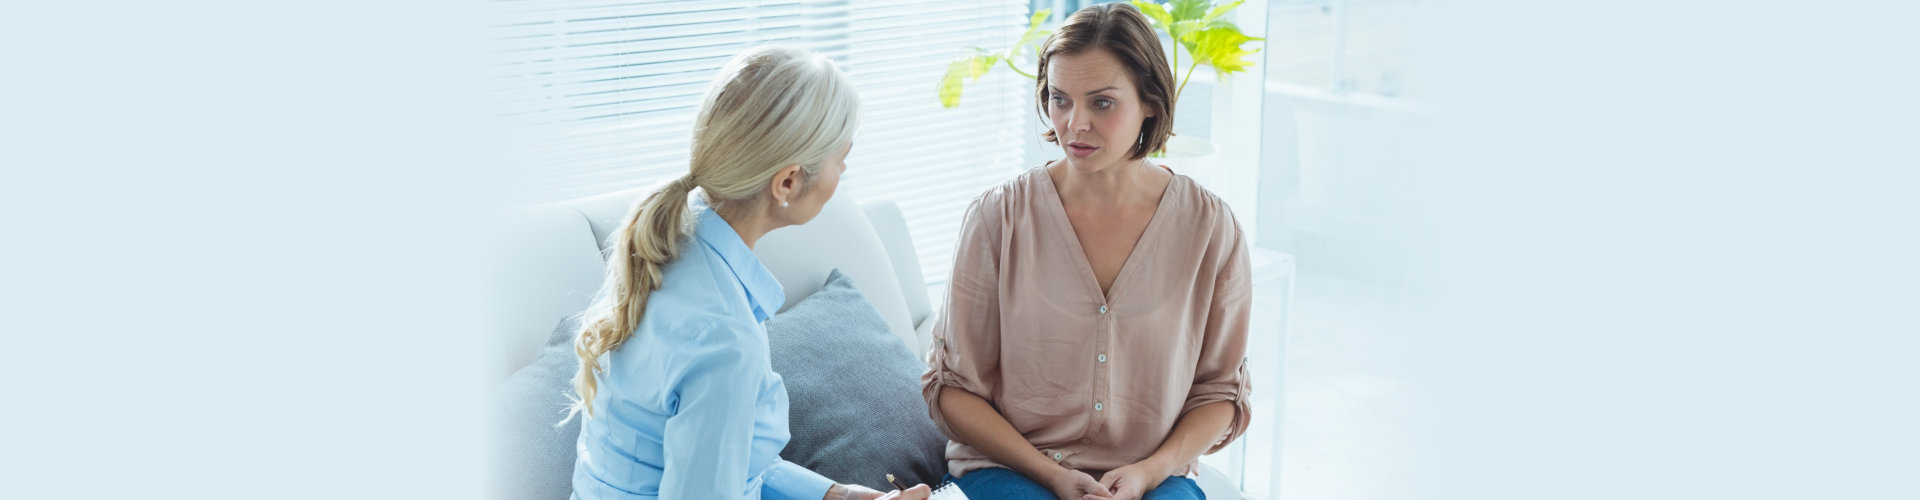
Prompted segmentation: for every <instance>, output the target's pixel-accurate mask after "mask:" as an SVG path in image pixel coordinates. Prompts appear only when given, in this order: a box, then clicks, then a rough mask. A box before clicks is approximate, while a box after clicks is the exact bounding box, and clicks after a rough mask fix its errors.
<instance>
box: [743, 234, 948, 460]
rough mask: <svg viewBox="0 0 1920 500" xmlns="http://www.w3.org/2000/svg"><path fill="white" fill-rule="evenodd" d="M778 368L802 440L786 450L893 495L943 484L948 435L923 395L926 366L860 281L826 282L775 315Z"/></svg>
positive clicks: (771, 326)
mask: <svg viewBox="0 0 1920 500" xmlns="http://www.w3.org/2000/svg"><path fill="white" fill-rule="evenodd" d="M767 337H768V342H769V344H770V347H771V348H772V357H773V370H774V371H775V372H778V373H779V374H780V376H781V377H782V378H784V379H785V380H786V385H787V394H788V399H789V401H790V404H791V409H790V411H789V412H788V414H789V422H790V425H789V427H790V429H791V431H792V433H793V438H792V440H791V441H789V442H788V443H787V448H786V449H785V450H783V451H781V452H780V456H781V457H783V458H785V459H787V461H789V462H793V463H795V464H799V465H800V466H802V467H806V468H808V469H811V470H813V471H814V472H818V473H820V474H821V475H824V476H826V477H828V478H831V479H833V480H834V481H836V482H840V483H850V484H861V485H865V486H867V487H870V488H873V489H876V490H880V491H887V490H890V489H893V488H892V487H890V486H887V485H886V475H887V474H893V475H895V476H897V477H899V478H900V480H901V481H902V482H903V483H905V484H909V485H911V484H915V483H926V484H934V485H937V484H940V479H941V478H942V477H943V476H944V475H946V457H945V450H946V444H947V438H946V436H944V435H942V434H941V433H940V430H939V429H937V428H935V427H934V425H933V420H932V419H930V418H928V417H927V404H926V401H925V400H923V399H921V396H920V373H921V371H923V370H925V368H926V365H924V364H922V363H921V361H920V360H919V359H916V358H915V357H914V354H913V352H912V351H911V350H909V349H908V348H907V345H906V343H905V342H904V341H902V340H901V338H900V337H899V336H897V335H894V334H893V333H892V332H891V331H889V329H888V325H887V322H886V321H885V320H883V319H881V317H880V313H879V312H877V311H875V310H874V308H873V306H871V305H869V304H868V303H867V300H866V297H865V296H864V295H862V294H861V293H860V290H859V289H857V288H855V287H854V284H853V280H852V279H850V278H848V277H847V276H846V275H845V274H843V273H841V272H840V270H839V269H834V270H833V271H832V272H830V273H828V275H827V279H826V283H825V285H823V286H821V287H820V289H819V290H818V291H815V292H813V294H812V295H809V296H807V297H806V298H805V299H803V300H801V301H800V302H799V303H797V304H794V306H793V307H792V308H790V309H787V310H786V312H782V313H780V314H779V315H776V316H774V317H773V319H770V320H768V321H767Z"/></svg>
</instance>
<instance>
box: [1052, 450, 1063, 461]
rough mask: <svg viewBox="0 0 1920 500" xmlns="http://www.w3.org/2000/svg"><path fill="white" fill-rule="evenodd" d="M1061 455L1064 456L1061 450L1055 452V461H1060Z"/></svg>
mask: <svg viewBox="0 0 1920 500" xmlns="http://www.w3.org/2000/svg"><path fill="white" fill-rule="evenodd" d="M1061 456H1062V455H1061V454H1060V452H1057V451H1056V452H1053V460H1054V461H1055V462H1058V461H1060V457H1061Z"/></svg>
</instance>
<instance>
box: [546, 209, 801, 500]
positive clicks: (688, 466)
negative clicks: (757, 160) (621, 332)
mask: <svg viewBox="0 0 1920 500" xmlns="http://www.w3.org/2000/svg"><path fill="white" fill-rule="evenodd" d="M692 206H693V210H694V213H693V215H694V217H695V218H696V221H697V224H698V228H697V229H696V230H695V232H694V237H692V238H687V239H684V240H682V241H681V245H680V256H679V258H678V259H675V260H674V261H673V262H670V263H668V264H667V265H666V266H664V269H663V270H662V271H663V272H662V276H663V279H662V286H661V287H660V289H659V290H655V291H654V292H653V294H652V295H651V296H650V297H649V298H648V299H647V309H646V313H645V314H644V315H643V316H641V319H640V327H639V329H638V330H637V331H636V332H634V334H633V337H631V338H629V339H627V341H626V342H625V343H623V344H622V345H621V346H620V348H619V349H615V350H614V351H613V352H611V353H608V354H607V355H606V357H605V358H602V360H601V364H600V366H601V367H602V368H603V369H604V370H605V371H604V372H602V373H600V375H599V378H598V383H599V388H598V391H597V393H596V394H595V395H594V398H593V416H592V417H586V415H585V414H584V413H582V414H581V417H582V418H585V420H583V421H582V422H581V425H580V440H579V444H578V450H579V458H578V459H576V461H575V462H574V470H573V498H574V499H575V500H582V499H591V500H597V499H653V498H670V499H683V498H684V499H709V498H725V499H739V498H745V499H759V498H763V497H764V498H767V499H770V500H819V499H820V498H821V497H823V496H826V493H827V489H828V488H829V487H831V486H833V481H832V480H830V479H827V478H825V477H822V476H820V475H819V474H816V473H814V472H813V471H809V470H807V469H805V468H802V467H800V466H798V465H794V464H793V463H791V462H787V461H786V460H782V459H780V449H781V448H785V447H786V445H787V439H788V437H789V434H788V432H787V388H786V385H785V384H784V383H783V382H782V381H781V379H780V375H779V374H777V373H774V372H773V365H772V362H771V361H770V360H769V358H768V353H767V350H768V348H767V331H766V328H765V326H763V325H762V322H764V321H766V320H767V317H769V316H771V315H773V313H774V312H775V311H778V310H779V309H780V306H781V305H782V304H785V303H786V293H785V292H784V291H782V290H781V288H780V282H779V281H776V280H775V279H774V277H773V274H772V273H769V272H767V268H766V266H763V265H761V264H760V259H758V258H756V257H754V255H753V251H752V250H751V249H749V248H747V244H746V242H745V241H743V240H741V239H740V235H739V233H736V232H734V230H733V227H732V226H731V225H729V224H727V221H726V220H725V219H721V218H720V216H719V215H717V214H715V213H714V212H713V210H712V209H711V208H710V207H708V206H707V204H706V203H705V202H704V201H701V200H699V199H698V197H695V200H694V201H693V202H692Z"/></svg>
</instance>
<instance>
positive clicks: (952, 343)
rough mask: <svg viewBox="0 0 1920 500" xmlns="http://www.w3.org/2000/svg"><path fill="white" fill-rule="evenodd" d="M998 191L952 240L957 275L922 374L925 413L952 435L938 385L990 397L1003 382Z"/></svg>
mask: <svg viewBox="0 0 1920 500" xmlns="http://www.w3.org/2000/svg"><path fill="white" fill-rule="evenodd" d="M995 194H996V193H993V192H989V193H987V194H984V195H981V197H979V198H976V199H974V201H973V204H972V205H971V206H969V207H968V208H967V215H966V219H965V220H964V221H963V222H962V223H961V228H960V237H959V240H958V241H956V242H955V243H954V256H953V275H952V279H950V280H948V286H949V289H948V291H947V305H946V311H945V312H944V313H943V314H941V315H940V319H939V321H938V323H936V324H935V325H934V327H933V348H932V349H929V350H928V351H927V371H926V373H924V374H922V375H921V376H920V387H921V393H922V394H923V395H924V396H925V397H926V400H927V413H928V414H929V415H930V416H932V417H933V423H934V425H935V426H937V427H939V429H940V432H942V433H945V434H946V435H948V436H952V435H954V434H953V430H952V428H951V427H948V425H947V420H946V417H945V416H943V414H942V412H941V410H940V391H941V389H943V388H946V387H957V388H960V389H961V390H965V391H967V392H970V393H973V394H975V395H978V396H980V397H981V398H984V399H986V400H988V401H992V400H993V395H994V393H995V391H996V390H997V389H998V388H999V386H1000V306H999V303H1000V301H999V292H998V289H999V281H1000V280H999V272H1000V265H999V258H1000V251H1001V248H1000V241H1001V234H1000V228H1001V227H1002V224H1004V220H1003V215H1002V214H1003V213H1004V210H1003V209H1001V208H1000V207H998V206H997V205H998V197H997V196H995Z"/></svg>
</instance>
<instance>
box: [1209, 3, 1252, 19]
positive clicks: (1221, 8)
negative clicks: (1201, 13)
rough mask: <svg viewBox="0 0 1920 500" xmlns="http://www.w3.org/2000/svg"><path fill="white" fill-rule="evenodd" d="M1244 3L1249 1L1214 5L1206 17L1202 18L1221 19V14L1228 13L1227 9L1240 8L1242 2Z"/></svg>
mask: <svg viewBox="0 0 1920 500" xmlns="http://www.w3.org/2000/svg"><path fill="white" fill-rule="evenodd" d="M1243 3H1247V0H1239V1H1236V2H1233V3H1230V4H1226V5H1215V6H1213V10H1209V11H1207V15H1206V17H1203V18H1201V19H1202V20H1206V21H1212V20H1214V19H1219V18H1220V16H1222V15H1226V13H1227V11H1231V10H1233V9H1236V8H1239V7H1240V4H1243Z"/></svg>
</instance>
